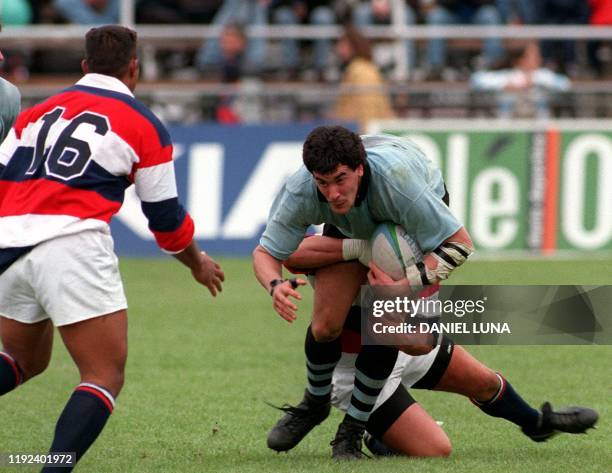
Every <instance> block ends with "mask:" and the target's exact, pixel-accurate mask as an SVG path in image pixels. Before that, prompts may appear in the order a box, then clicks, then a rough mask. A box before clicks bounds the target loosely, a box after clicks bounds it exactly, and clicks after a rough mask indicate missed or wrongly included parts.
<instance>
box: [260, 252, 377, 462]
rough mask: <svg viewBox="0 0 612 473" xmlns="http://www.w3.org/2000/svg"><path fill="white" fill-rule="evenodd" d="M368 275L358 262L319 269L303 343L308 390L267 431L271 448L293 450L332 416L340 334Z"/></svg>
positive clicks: (339, 350)
mask: <svg viewBox="0 0 612 473" xmlns="http://www.w3.org/2000/svg"><path fill="white" fill-rule="evenodd" d="M366 274H367V268H365V267H364V266H362V265H361V264H360V263H358V262H347V263H339V264H336V265H330V266H326V267H324V268H320V269H319V270H317V273H316V275H315V283H314V287H315V291H314V311H313V316H312V323H311V324H310V325H309V327H308V329H307V331H306V340H305V342H304V352H305V354H306V374H307V387H306V391H305V393H304V398H303V399H302V401H301V402H300V403H299V404H298V405H297V406H295V407H287V408H284V410H285V412H286V415H285V416H283V417H282V418H281V419H280V421H279V422H278V423H277V424H276V425H275V426H274V427H273V428H272V430H271V431H270V433H269V434H268V447H269V448H271V449H273V450H276V451H286V450H290V449H292V448H293V447H295V446H296V445H297V444H298V443H299V442H300V441H301V440H302V439H303V438H304V436H306V435H307V434H308V432H310V431H311V430H312V429H313V428H314V427H315V426H316V425H318V424H320V423H321V422H322V421H323V420H325V419H326V418H327V416H328V415H329V410H330V404H329V402H330V393H331V387H332V374H333V372H334V367H335V366H336V364H337V363H338V360H339V359H340V355H341V354H342V349H341V343H340V338H339V336H340V333H341V332H342V326H343V324H344V320H345V319H346V315H347V314H348V312H349V310H350V307H351V304H352V302H353V300H354V299H355V297H356V295H357V293H358V292H359V288H360V287H361V284H362V283H363V282H364V281H365V278H366Z"/></svg>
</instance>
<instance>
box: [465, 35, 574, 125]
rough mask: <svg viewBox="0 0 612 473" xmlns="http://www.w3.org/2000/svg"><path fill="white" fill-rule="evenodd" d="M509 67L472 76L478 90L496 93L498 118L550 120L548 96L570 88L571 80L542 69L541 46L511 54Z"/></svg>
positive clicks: (474, 86) (531, 45)
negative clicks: (548, 118)
mask: <svg viewBox="0 0 612 473" xmlns="http://www.w3.org/2000/svg"><path fill="white" fill-rule="evenodd" d="M509 62H510V63H511V64H510V67H508V68H503V69H500V70H495V71H478V72H476V73H474V74H473V75H472V79H471V86H472V89H473V90H476V91H490V92H495V93H496V101H497V106H498V109H497V115H498V117H499V118H533V117H536V118H547V117H549V116H550V107H549V98H550V97H549V95H550V93H554V92H564V91H567V90H569V89H570V87H571V83H570V80H569V79H568V78H567V77H566V76H564V75H561V74H556V73H554V72H553V71H551V70H549V69H546V68H545V67H542V56H541V54H540V46H539V44H538V43H537V42H536V41H530V42H529V43H527V45H526V47H525V48H524V49H523V50H520V51H518V52H514V53H510V54H509Z"/></svg>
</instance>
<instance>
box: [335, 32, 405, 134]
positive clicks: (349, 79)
mask: <svg viewBox="0 0 612 473" xmlns="http://www.w3.org/2000/svg"><path fill="white" fill-rule="evenodd" d="M336 53H337V55H338V56H339V58H340V61H341V62H342V64H343V66H344V74H343V76H342V81H341V86H342V87H343V88H350V89H353V90H349V91H346V92H342V93H341V94H340V95H339V97H338V99H337V101H336V104H335V106H334V109H333V117H334V118H336V119H339V120H346V121H356V122H358V123H359V127H360V128H361V131H363V132H365V131H366V130H367V124H368V121H370V120H374V119H381V118H393V117H394V116H395V114H394V112H393V109H392V107H391V101H390V100H389V95H388V93H387V91H386V88H385V82H384V79H383V77H382V75H381V73H380V71H379V70H378V68H377V67H376V65H375V64H374V63H373V62H372V48H371V46H370V43H369V41H368V40H367V38H365V37H364V36H363V35H361V34H360V33H359V32H358V31H357V30H356V29H355V28H353V27H351V26H346V27H345V28H344V34H343V35H342V37H341V38H340V40H339V41H338V43H337V45H336ZM360 89H361V90H360Z"/></svg>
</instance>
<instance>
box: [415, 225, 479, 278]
mask: <svg viewBox="0 0 612 473" xmlns="http://www.w3.org/2000/svg"><path fill="white" fill-rule="evenodd" d="M473 252H474V244H473V243H472V239H471V238H470V235H469V234H468V232H467V230H466V229H465V228H463V227H461V228H460V229H459V230H457V231H456V232H455V233H453V234H452V235H451V236H450V237H448V238H447V239H446V240H444V241H443V242H442V244H441V245H440V246H438V247H437V248H436V249H434V250H433V251H432V252H430V253H427V254H426V255H424V256H423V262H419V263H417V264H414V265H412V266H409V267H408V268H406V278H407V279H408V282H409V283H410V285H411V286H413V285H415V286H418V285H427V284H436V283H439V282H440V281H443V280H445V279H448V277H449V276H450V274H451V273H452V272H453V271H454V270H455V269H457V268H458V267H459V266H461V265H462V264H463V263H465V262H466V261H467V259H468V258H469V257H470V255H471V254H472V253H473Z"/></svg>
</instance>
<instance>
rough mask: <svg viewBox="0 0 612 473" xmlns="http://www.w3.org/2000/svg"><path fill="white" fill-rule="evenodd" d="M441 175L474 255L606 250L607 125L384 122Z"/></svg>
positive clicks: (610, 137)
mask: <svg viewBox="0 0 612 473" xmlns="http://www.w3.org/2000/svg"><path fill="white" fill-rule="evenodd" d="M371 132H376V133H378V132H385V133H390V134H394V135H398V136H403V137H406V138H409V139H412V140H414V141H415V142H416V143H417V144H418V145H419V146H420V147H421V148H422V149H423V151H425V153H426V154H427V156H429V157H430V158H431V159H432V160H434V161H436V162H437V163H438V164H439V165H440V167H441V168H442V170H443V173H444V177H445V181H446V184H447V187H448V189H449V193H450V200H451V207H452V208H453V210H454V212H455V214H456V215H457V216H458V217H459V218H460V219H461V221H463V222H464V224H465V225H466V228H467V229H468V230H469V232H470V234H471V236H472V238H473V239H474V242H475V244H476V246H477V248H479V249H481V250H495V251H505V250H528V251H531V252H535V253H538V254H539V253H542V254H549V253H553V252H555V251H557V250H574V251H576V250H577V251H609V250H612V123H609V122H591V121H589V122H581V121H568V122H563V121H559V122H526V121H523V122H520V121H517V122H500V121H482V120H461V121H435V120H434V121H385V122H377V123H374V124H373V125H372V127H371Z"/></svg>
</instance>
